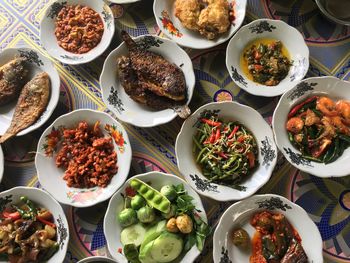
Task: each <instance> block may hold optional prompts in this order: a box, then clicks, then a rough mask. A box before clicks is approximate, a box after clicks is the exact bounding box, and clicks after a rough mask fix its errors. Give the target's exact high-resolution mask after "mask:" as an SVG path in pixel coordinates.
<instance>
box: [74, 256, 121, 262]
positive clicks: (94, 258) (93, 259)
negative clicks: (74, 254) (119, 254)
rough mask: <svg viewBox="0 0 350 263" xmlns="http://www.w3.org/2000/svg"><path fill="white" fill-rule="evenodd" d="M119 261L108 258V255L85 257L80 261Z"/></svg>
mask: <svg viewBox="0 0 350 263" xmlns="http://www.w3.org/2000/svg"><path fill="white" fill-rule="evenodd" d="M103 262H106V263H118V262H117V261H115V260H113V259H110V258H107V257H100V256H94V257H88V258H84V259H82V260H79V261H78V263H103Z"/></svg>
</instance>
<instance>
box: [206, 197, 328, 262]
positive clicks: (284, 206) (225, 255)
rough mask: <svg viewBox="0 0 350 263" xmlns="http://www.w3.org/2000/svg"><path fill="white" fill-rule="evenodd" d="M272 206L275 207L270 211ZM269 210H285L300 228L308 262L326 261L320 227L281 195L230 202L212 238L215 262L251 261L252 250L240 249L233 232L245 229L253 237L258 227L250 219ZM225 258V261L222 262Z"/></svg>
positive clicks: (280, 211)
mask: <svg viewBox="0 0 350 263" xmlns="http://www.w3.org/2000/svg"><path fill="white" fill-rule="evenodd" d="M271 208H272V210H271ZM263 210H268V211H272V212H278V213H282V214H283V215H285V216H286V218H287V219H288V221H289V222H290V223H291V225H292V226H293V227H294V228H295V229H296V230H297V231H298V233H299V235H300V237H301V240H302V241H301V242H302V246H303V248H304V250H305V253H306V255H307V256H308V259H309V260H308V262H319V263H321V262H323V255H322V238H321V235H320V232H319V231H318V228H317V226H316V225H315V223H314V222H313V221H312V220H311V218H310V217H309V216H308V214H307V213H306V212H305V211H304V209H303V208H301V207H300V206H298V205H296V204H294V203H293V202H291V201H289V200H288V199H287V198H284V197H282V196H279V195H273V194H266V195H254V196H252V197H250V198H248V199H245V200H243V201H240V202H237V203H235V204H233V205H231V206H230V207H229V208H228V209H227V210H226V211H225V213H224V214H223V215H222V217H221V218H220V221H219V223H218V226H217V228H216V229H215V232H214V237H213V243H214V244H213V259H214V263H219V262H232V263H241V262H249V257H250V252H248V253H247V252H245V251H243V250H240V249H239V248H237V247H236V246H235V245H234V244H233V241H232V231H233V230H235V229H237V228H243V229H245V230H246V231H247V232H248V234H249V236H250V237H251V238H252V237H253V233H254V232H255V229H254V228H253V227H252V226H251V225H250V218H251V217H252V216H253V215H254V214H255V213H258V212H259V211H263ZM223 259H226V261H221V260H223Z"/></svg>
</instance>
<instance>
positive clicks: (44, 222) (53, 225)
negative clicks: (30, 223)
mask: <svg viewBox="0 0 350 263" xmlns="http://www.w3.org/2000/svg"><path fill="white" fill-rule="evenodd" d="M36 219H38V221H40V222H41V223H43V224H45V225H48V226H51V227H52V228H56V225H55V224H54V223H52V222H49V221H47V220H45V219H43V218H41V217H40V216H37V217H36Z"/></svg>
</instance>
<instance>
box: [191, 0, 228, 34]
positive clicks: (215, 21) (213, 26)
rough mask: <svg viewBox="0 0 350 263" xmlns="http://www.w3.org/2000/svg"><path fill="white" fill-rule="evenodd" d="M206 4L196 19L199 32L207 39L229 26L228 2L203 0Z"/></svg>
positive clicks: (222, 31)
mask: <svg viewBox="0 0 350 263" xmlns="http://www.w3.org/2000/svg"><path fill="white" fill-rule="evenodd" d="M205 2H206V3H207V4H208V6H207V7H206V8H204V9H203V10H202V11H201V13H200V15H199V19H198V22H197V24H198V27H199V33H200V34H201V35H204V36H205V37H206V38H208V39H214V38H216V37H217V35H218V34H221V33H224V32H226V31H227V30H228V28H229V26H230V17H229V13H230V10H229V3H228V1H227V0H205Z"/></svg>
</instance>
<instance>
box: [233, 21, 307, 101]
mask: <svg viewBox="0 0 350 263" xmlns="http://www.w3.org/2000/svg"><path fill="white" fill-rule="evenodd" d="M257 39H274V40H280V41H281V42H282V44H283V45H284V46H285V48H286V49H287V50H288V53H289V55H290V58H289V59H290V60H291V61H292V66H291V67H290V69H289V73H288V75H287V76H286V77H285V78H284V79H283V80H282V81H281V82H280V83H279V84H278V85H276V86H266V85H263V84H259V83H256V82H254V81H253V80H251V79H250V77H249V76H247V75H246V73H245V72H244V70H243V69H242V65H241V61H240V60H241V56H242V54H243V51H244V49H245V48H246V47H247V46H248V45H249V44H251V43H252V42H253V41H254V40H257ZM226 67H227V70H228V71H229V72H230V75H231V78H232V79H233V81H234V82H235V83H236V85H238V86H239V87H240V88H241V89H243V90H245V91H246V92H249V93H250V94H253V95H257V96H264V97H274V96H278V95H281V94H283V93H284V92H286V91H288V90H290V89H291V88H293V87H294V86H295V85H296V83H298V82H299V81H300V80H302V79H303V78H304V76H305V75H306V73H307V71H308V68H309V49H308V47H307V45H306V43H305V41H304V38H303V36H302V35H301V33H300V32H299V31H298V30H296V29H295V28H294V27H291V26H289V25H288V24H286V23H285V22H283V21H279V20H271V19H258V20H254V21H253V22H251V23H249V24H248V25H245V26H243V27H242V28H240V30H239V31H238V32H237V34H235V35H234V36H233V37H232V39H231V40H230V42H229V44H228V45H227V51H226Z"/></svg>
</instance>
